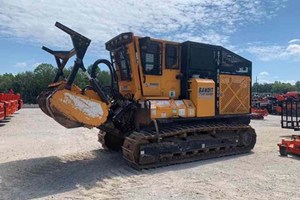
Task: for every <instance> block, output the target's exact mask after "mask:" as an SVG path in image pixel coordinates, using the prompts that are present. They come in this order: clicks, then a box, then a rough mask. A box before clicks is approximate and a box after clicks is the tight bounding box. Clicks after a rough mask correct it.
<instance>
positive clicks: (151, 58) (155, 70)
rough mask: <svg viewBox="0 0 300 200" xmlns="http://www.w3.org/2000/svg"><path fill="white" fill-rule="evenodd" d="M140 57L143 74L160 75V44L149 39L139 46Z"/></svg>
mask: <svg viewBox="0 0 300 200" xmlns="http://www.w3.org/2000/svg"><path fill="white" fill-rule="evenodd" d="M141 58H142V66H143V72H144V74H149V75H161V74H162V71H161V44H160V43H159V42H154V41H150V42H149V43H148V44H147V45H146V46H142V47H141Z"/></svg>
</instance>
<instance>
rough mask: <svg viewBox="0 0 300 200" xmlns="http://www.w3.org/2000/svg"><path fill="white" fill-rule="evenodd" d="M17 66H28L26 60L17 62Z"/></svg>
mask: <svg viewBox="0 0 300 200" xmlns="http://www.w3.org/2000/svg"><path fill="white" fill-rule="evenodd" d="M15 67H19V68H25V67H27V63H26V62H18V63H16V64H15Z"/></svg>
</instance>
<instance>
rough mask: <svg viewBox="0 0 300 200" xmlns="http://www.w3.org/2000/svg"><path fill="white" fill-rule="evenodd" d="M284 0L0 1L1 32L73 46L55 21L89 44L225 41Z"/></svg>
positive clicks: (271, 12)
mask: <svg viewBox="0 0 300 200" xmlns="http://www.w3.org/2000/svg"><path fill="white" fill-rule="evenodd" d="M285 1H286V0H272V1H264V0H256V1H252V0H219V1H211V0H185V1H182V0H172V1H160V0H152V1H146V0H140V1H135V0H127V1H110V0H103V1H92V0H89V1H86V0H78V1H72V0H64V1H60V0H51V1H50V0H43V1H33V0H10V1H5V0H0V4H1V7H0V36H1V35H2V36H5V37H7V36H14V38H17V39H19V40H21V41H25V42H34V43H37V44H43V45H46V46H50V47H56V48H58V47H59V48H66V47H71V42H70V41H69V40H68V36H67V35H66V34H64V33H63V32H62V31H59V30H58V29H57V28H55V27H54V23H55V21H59V22H61V23H63V24H65V25H67V26H69V27H71V28H73V29H74V30H76V31H78V32H80V33H82V34H83V35H86V36H87V37H89V38H90V39H92V44H91V47H92V49H96V50H99V49H104V48H103V47H104V43H105V42H106V41H107V40H109V39H110V38H112V37H113V36H115V35H117V34H119V33H120V32H125V31H132V32H135V33H136V34H138V35H149V36H151V37H159V38H167V39H172V40H173V39H174V40H178V41H184V40H196V41H201V42H207V43H213V44H225V43H228V40H229V37H230V35H231V34H232V33H233V32H235V31H236V30H237V29H238V28H239V27H241V26H246V25H247V24H250V23H262V22H264V21H265V20H266V19H269V18H271V17H273V16H274V15H276V13H277V11H278V10H279V9H280V8H282V7H284V3H285Z"/></svg>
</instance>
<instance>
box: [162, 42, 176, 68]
mask: <svg viewBox="0 0 300 200" xmlns="http://www.w3.org/2000/svg"><path fill="white" fill-rule="evenodd" d="M165 60H166V69H179V65H178V47H177V46H176V45H172V44H166V54H165Z"/></svg>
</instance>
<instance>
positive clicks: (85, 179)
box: [0, 109, 300, 200]
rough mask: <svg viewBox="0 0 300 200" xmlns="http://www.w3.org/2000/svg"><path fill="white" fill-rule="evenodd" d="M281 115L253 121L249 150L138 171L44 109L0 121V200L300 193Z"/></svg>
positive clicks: (93, 133) (91, 134)
mask: <svg viewBox="0 0 300 200" xmlns="http://www.w3.org/2000/svg"><path fill="white" fill-rule="evenodd" d="M279 122H280V118H279V117H278V116H268V117H267V118H266V119H265V120H263V121H253V122H252V126H253V127H254V128H255V129H256V132H257V134H258V142H257V144H256V147H255V149H254V150H253V152H252V153H250V154H246V155H242V156H233V157H225V158H219V159H213V160H206V161H200V162H193V163H187V164H181V165H174V166H169V167H163V168H158V169H151V170H143V171H136V170H134V169H132V168H130V167H128V166H127V164H126V162H125V161H124V160H123V159H122V157H121V155H120V154H119V153H115V152H108V151H104V150H103V149H102V148H101V147H100V144H99V143H98V142H97V130H96V129H93V130H88V129H84V128H79V129H73V130H67V129H65V128H63V127H61V126H60V125H59V124H57V123H56V122H55V121H53V120H52V119H51V118H49V117H47V116H46V115H44V114H43V113H42V112H41V111H40V110H39V109H23V110H20V111H19V112H18V113H16V114H15V115H14V116H13V117H11V118H10V119H8V120H6V121H2V122H0V137H1V140H0V199H34V198H37V199H62V198H64V199H144V200H145V199H280V198H282V199H286V198H288V199H300V192H299V191H300V190H299V185H300V179H299V171H300V159H299V158H297V157H289V158H282V157H280V156H278V149H277V146H276V144H277V143H278V142H279V141H280V138H279V136H280V135H290V134H293V133H294V132H293V131H289V130H283V129H281V128H280V123H279Z"/></svg>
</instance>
